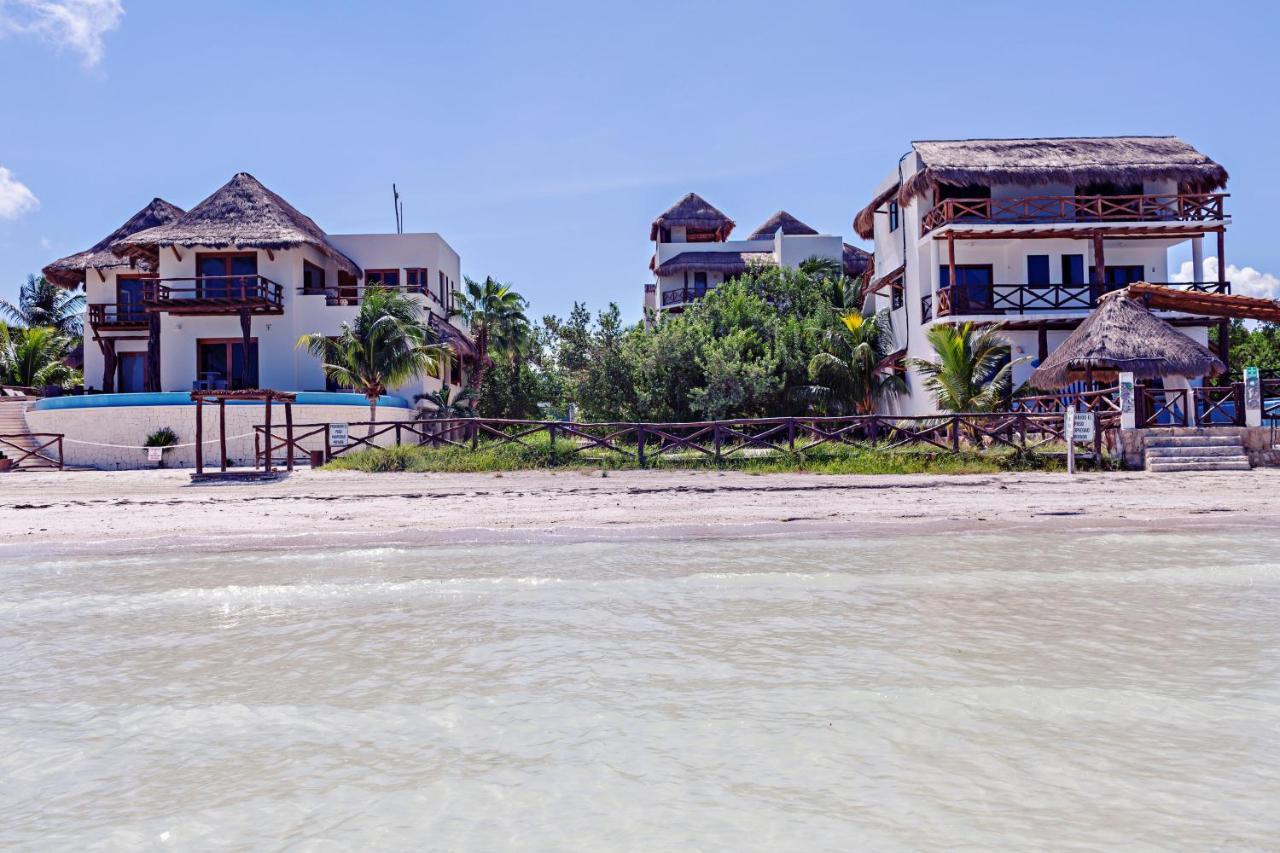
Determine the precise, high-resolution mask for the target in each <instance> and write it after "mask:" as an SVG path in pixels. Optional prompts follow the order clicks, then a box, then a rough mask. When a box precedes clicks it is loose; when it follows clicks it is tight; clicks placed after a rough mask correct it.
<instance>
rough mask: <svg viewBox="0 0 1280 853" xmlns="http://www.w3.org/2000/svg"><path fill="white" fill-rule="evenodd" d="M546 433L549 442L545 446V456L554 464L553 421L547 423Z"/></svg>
mask: <svg viewBox="0 0 1280 853" xmlns="http://www.w3.org/2000/svg"><path fill="white" fill-rule="evenodd" d="M547 435H549V436H550V437H551V443H550V445H549V446H548V448H547V458H548V459H549V460H550V462H551V464H552V465H554V464H556V425H555V423H554V422H552V423H549V424H547Z"/></svg>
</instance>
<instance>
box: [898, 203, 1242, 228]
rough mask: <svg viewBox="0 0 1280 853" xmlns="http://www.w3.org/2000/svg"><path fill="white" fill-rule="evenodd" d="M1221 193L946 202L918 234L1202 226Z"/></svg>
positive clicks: (1219, 210)
mask: <svg viewBox="0 0 1280 853" xmlns="http://www.w3.org/2000/svg"><path fill="white" fill-rule="evenodd" d="M1226 198H1227V194H1226V193H1179V194H1176V195H1061V196H1048V195H1046V196H1024V197H1021V198H948V199H943V200H942V201H940V202H938V203H937V204H935V205H934V206H933V207H932V208H930V209H929V211H928V212H927V213H926V214H925V215H924V218H923V219H921V221H920V233H921V234H922V235H923V234H927V233H929V232H930V231H932V230H933V229H935V228H939V227H941V226H943V225H951V224H955V223H960V222H963V223H966V224H979V225H987V224H1009V225H1018V224H1030V223H1055V222H1202V221H1206V220H1220V219H1222V218H1223V216H1224V213H1223V208H1224V205H1223V202H1224V200H1225V199H1226Z"/></svg>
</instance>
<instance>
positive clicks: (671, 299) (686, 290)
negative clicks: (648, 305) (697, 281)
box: [662, 287, 710, 308]
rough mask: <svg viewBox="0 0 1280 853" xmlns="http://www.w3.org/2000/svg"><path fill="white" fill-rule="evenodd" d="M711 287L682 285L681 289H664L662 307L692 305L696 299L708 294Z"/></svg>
mask: <svg viewBox="0 0 1280 853" xmlns="http://www.w3.org/2000/svg"><path fill="white" fill-rule="evenodd" d="M709 289H710V288H705V287H682V288H680V289H679V290H664V291H662V307H663V308H667V307H669V306H672V305H690V304H692V303H693V302H694V301H695V300H698V299H701V298H702V297H704V296H706V295H707V291H708V290H709Z"/></svg>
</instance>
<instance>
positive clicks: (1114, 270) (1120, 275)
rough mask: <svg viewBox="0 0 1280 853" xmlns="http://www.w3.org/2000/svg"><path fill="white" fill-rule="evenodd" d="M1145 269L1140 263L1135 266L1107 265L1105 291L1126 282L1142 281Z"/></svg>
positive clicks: (1117, 287) (1115, 288)
mask: <svg viewBox="0 0 1280 853" xmlns="http://www.w3.org/2000/svg"><path fill="white" fill-rule="evenodd" d="M1144 275H1145V270H1144V268H1143V266H1142V264H1137V265H1136V266H1118V267H1107V292H1108V293H1110V292H1111V291H1113V290H1119V289H1120V288H1122V287H1124V286H1125V285H1127V284H1133V283H1134V282H1135V281H1142V280H1143V276H1144Z"/></svg>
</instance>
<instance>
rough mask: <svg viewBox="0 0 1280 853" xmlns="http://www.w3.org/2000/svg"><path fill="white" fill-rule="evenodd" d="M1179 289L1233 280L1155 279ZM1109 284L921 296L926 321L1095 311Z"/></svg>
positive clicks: (1225, 286) (974, 287)
mask: <svg viewBox="0 0 1280 853" xmlns="http://www.w3.org/2000/svg"><path fill="white" fill-rule="evenodd" d="M1152 283H1153V284H1158V285H1159V286H1160V287H1169V288H1173V289H1175V290H1192V291H1198V292H1200V293H1230V292H1231V284H1230V283H1229V282H1216V281H1209V282H1203V281H1198V282H1152ZM1106 292H1107V290H1106V288H1104V287H1102V286H1100V285H1093V284H969V285H957V286H954V287H941V288H938V298H937V302H936V304H935V302H934V299H933V295H932V294H926V295H925V296H923V297H922V298H921V300H920V316H921V320H922V322H928V321H929V320H931V319H933V318H934V317H951V316H975V315H985V314H994V315H999V316H1006V315H1014V316H1017V315H1023V314H1035V313H1038V312H1041V311H1076V312H1086V311H1092V310H1093V309H1094V308H1097V307H1098V300H1099V299H1100V298H1101V297H1102V295H1103V294H1104V293H1106Z"/></svg>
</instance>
